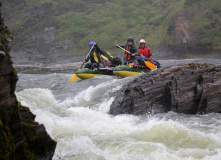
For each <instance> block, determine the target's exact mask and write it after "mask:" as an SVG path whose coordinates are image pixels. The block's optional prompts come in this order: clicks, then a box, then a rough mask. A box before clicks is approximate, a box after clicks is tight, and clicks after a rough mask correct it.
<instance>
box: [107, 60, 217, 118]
mask: <svg viewBox="0 0 221 160" xmlns="http://www.w3.org/2000/svg"><path fill="white" fill-rule="evenodd" d="M168 111H174V112H178V113H185V114H206V113H211V112H216V113H221V65H218V66H215V65H212V64H193V63H191V64H185V65H179V66H171V67H168V68H165V69H162V70H158V71H154V72H152V73H151V74H148V73H147V74H143V75H141V76H139V77H137V78H135V79H134V80H133V81H131V82H129V83H128V84H126V85H124V86H123V87H122V89H121V91H120V92H119V93H118V95H117V97H116V99H115V100H114V102H113V103H112V105H111V107H110V114H112V115H117V114H134V115H142V114H146V113H164V112H168Z"/></svg>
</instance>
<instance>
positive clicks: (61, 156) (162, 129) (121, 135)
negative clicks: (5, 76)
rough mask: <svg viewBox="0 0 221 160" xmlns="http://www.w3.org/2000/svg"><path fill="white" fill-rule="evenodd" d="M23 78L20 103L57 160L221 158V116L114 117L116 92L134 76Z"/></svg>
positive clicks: (54, 74)
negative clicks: (54, 144)
mask: <svg viewBox="0 0 221 160" xmlns="http://www.w3.org/2000/svg"><path fill="white" fill-rule="evenodd" d="M18 76H19V81H18V83H17V88H16V96H17V98H18V101H20V102H21V103H22V105H24V106H27V107H29V108H30V110H31V111H32V112H33V113H34V114H35V115H36V121H37V122H39V123H42V124H44V126H45V127H46V130H47V132H48V133H49V135H50V136H51V137H52V138H53V139H54V140H55V141H57V147H56V151H55V154H54V157H53V160H220V159H221V138H220V137H221V114H215V113H213V114H208V115H184V114H177V113H173V112H169V113H165V114H153V113H148V114H146V115H143V116H133V115H118V116H111V115H109V114H108V111H109V109H110V105H111V103H112V102H113V100H114V98H115V97H116V94H117V91H118V90H120V88H121V86H122V85H124V84H125V83H127V82H129V81H130V80H132V79H133V78H134V77H129V78H124V79H119V78H117V77H114V76H98V77H95V78H93V79H88V80H79V79H78V80H77V81H76V82H70V81H69V79H70V78H71V77H72V76H73V74H70V73H50V74H49V73H47V74H46V73H44V74H18Z"/></svg>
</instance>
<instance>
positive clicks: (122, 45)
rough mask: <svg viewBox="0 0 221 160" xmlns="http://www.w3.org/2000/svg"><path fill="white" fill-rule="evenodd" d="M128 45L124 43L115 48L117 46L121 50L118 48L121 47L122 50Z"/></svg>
mask: <svg viewBox="0 0 221 160" xmlns="http://www.w3.org/2000/svg"><path fill="white" fill-rule="evenodd" d="M126 45H127V43H123V44H115V46H116V47H117V48H119V47H118V46H120V47H122V48H125V47H126Z"/></svg>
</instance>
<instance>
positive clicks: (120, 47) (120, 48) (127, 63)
mask: <svg viewBox="0 0 221 160" xmlns="http://www.w3.org/2000/svg"><path fill="white" fill-rule="evenodd" d="M117 47H119V48H120V49H123V50H124V51H126V52H127V53H129V54H131V53H130V52H129V51H128V50H126V49H124V48H122V47H121V46H119V45H117ZM127 57H128V55H127ZM126 59H127V58H126ZM127 64H128V59H127Z"/></svg>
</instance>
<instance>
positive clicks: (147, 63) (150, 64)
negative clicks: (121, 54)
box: [117, 45, 157, 70]
mask: <svg viewBox="0 0 221 160" xmlns="http://www.w3.org/2000/svg"><path fill="white" fill-rule="evenodd" d="M117 47H119V48H121V49H123V50H124V51H126V52H127V53H129V54H131V53H130V52H129V51H127V50H126V49H124V48H122V47H121V46H119V45H117ZM144 63H145V65H146V66H147V67H149V68H150V69H152V70H156V68H157V66H156V65H155V64H153V63H151V62H149V61H144Z"/></svg>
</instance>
